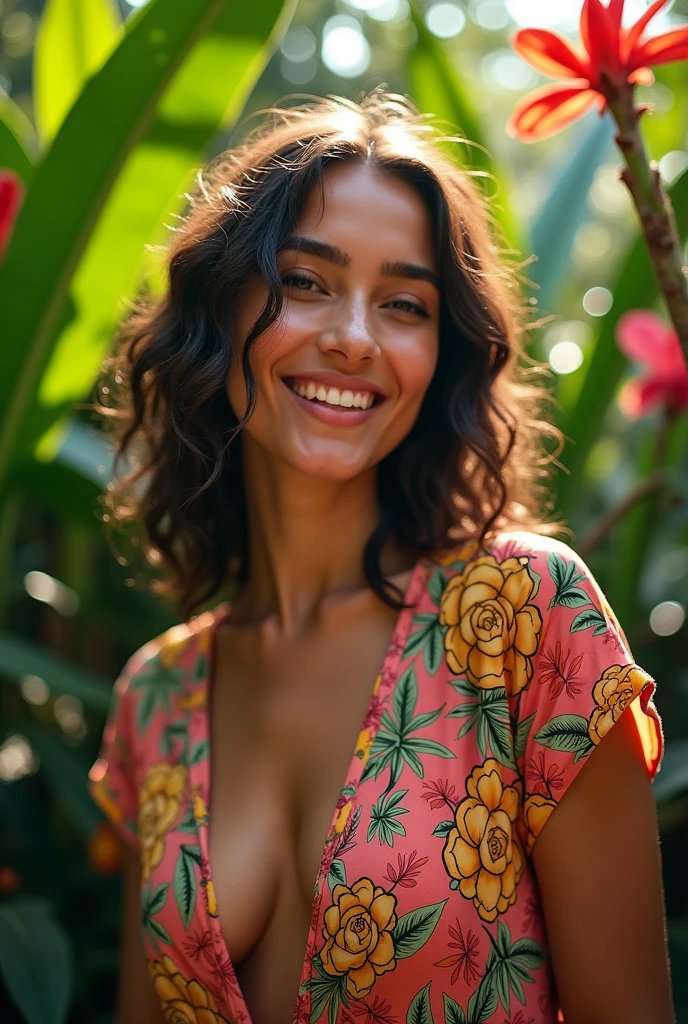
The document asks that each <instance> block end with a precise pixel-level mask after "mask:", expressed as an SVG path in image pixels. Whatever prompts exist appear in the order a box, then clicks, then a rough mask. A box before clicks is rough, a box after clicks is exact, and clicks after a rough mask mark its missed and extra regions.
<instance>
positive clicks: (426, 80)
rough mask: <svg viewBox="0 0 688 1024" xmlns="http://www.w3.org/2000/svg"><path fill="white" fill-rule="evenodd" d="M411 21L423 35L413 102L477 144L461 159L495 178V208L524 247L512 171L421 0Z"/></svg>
mask: <svg viewBox="0 0 688 1024" xmlns="http://www.w3.org/2000/svg"><path fill="white" fill-rule="evenodd" d="M411 19H412V21H413V24H414V26H415V29H416V32H417V33H418V39H417V41H416V43H415V45H414V46H412V47H411V48H410V51H409V56H408V67H407V73H408V78H409V86H410V92H411V95H412V97H413V100H414V102H415V103H416V105H417V106H418V107H419V109H420V110H421V111H423V112H424V113H427V114H432V115H434V117H436V118H438V119H440V120H442V121H449V122H450V124H451V125H452V126H453V127H452V131H453V130H454V127H456V128H458V129H459V130H460V132H461V133H462V136H463V138H465V139H467V140H468V142H469V143H472V145H466V146H465V153H464V155H463V156H462V158H461V163H462V165H464V166H466V167H469V168H472V169H475V170H476V171H478V172H482V174H483V175H485V176H487V177H489V178H491V179H492V182H493V183H492V186H491V187H490V188H489V189H488V190H487V192H488V194H490V195H492V194H494V199H493V201H492V204H491V209H492V212H493V214H494V216H495V218H496V219H497V221H498V222H499V223H500V224H501V227H502V229H503V231H504V234H505V238H506V240H507V241H508V243H510V244H511V245H515V246H517V247H518V248H520V249H521V250H523V248H524V243H523V239H522V227H521V225H520V224H519V223H518V221H517V220H516V218H515V217H514V214H513V211H512V210H511V209H510V208H509V198H508V197H509V195H510V193H511V188H510V182H509V175H508V173H507V170H506V168H505V167H504V166H503V165H498V164H497V163H496V161H495V160H494V158H493V157H492V155H491V154H490V152H489V148H488V144H487V138H486V134H485V131H484V128H483V125H482V123H481V120H480V118H479V116H478V113H477V111H476V109H475V107H474V105H473V103H472V102H471V99H470V97H469V92H468V90H467V88H466V86H465V85H464V82H463V79H462V77H461V74H460V72H459V70H458V69H457V68H456V67H455V66H454V64H452V61H451V60H450V58H449V55H448V53H447V50H446V48H445V47H444V46H443V45H442V44H441V43H440V41H439V40H438V39H436V38H435V36H433V34H432V32H430V30H429V29H428V27H427V26H426V24H425V20H424V18H423V13H422V10H421V8H420V6H419V4H418V3H417V0H411ZM449 153H450V155H451V156H453V158H454V159H456V160H458V159H459V156H458V153H459V150H458V147H457V144H456V143H452V144H451V148H450V149H449Z"/></svg>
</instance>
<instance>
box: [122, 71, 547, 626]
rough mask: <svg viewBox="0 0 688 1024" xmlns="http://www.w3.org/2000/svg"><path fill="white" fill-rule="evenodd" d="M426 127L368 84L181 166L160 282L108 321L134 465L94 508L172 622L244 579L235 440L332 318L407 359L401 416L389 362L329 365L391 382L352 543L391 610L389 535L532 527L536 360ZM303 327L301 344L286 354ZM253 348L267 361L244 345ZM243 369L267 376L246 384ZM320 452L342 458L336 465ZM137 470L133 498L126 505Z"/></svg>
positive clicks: (333, 349) (483, 229) (480, 217)
mask: <svg viewBox="0 0 688 1024" xmlns="http://www.w3.org/2000/svg"><path fill="white" fill-rule="evenodd" d="M440 137H441V136H440V133H439V132H438V131H436V130H434V129H432V128H431V126H430V124H429V123H428V122H427V119H426V118H424V117H422V116H421V115H419V114H417V113H414V112H413V110H412V108H411V106H410V104H409V103H408V102H407V101H405V100H403V99H402V98H401V97H397V96H394V97H390V96H386V95H385V94H384V93H382V92H381V91H380V90H376V91H374V92H373V93H372V94H371V95H370V96H369V97H368V99H367V102H366V103H365V104H364V105H363V106H362V107H361V108H357V107H356V105H355V104H351V103H349V102H347V101H345V100H335V99H332V100H319V101H318V102H317V103H313V104H311V105H310V106H305V107H304V106H294V107H288V108H273V109H272V110H271V111H270V112H268V114H267V115H266V116H265V118H264V120H263V122H262V123H261V124H260V125H259V126H258V127H257V128H255V129H254V131H253V132H252V133H251V134H249V136H248V138H247V140H246V141H245V142H244V143H243V145H241V146H239V147H237V148H236V149H233V150H230V151H227V152H226V153H223V154H221V155H220V156H219V157H218V158H217V159H216V160H215V161H214V163H213V164H211V165H210V166H209V167H208V168H207V169H206V170H205V171H204V172H203V173H202V174H201V175H199V179H198V186H197V189H196V191H195V194H194V195H193V198H192V203H191V207H190V210H189V212H188V215H187V218H186V220H185V222H184V224H183V225H182V226H181V227H180V228H179V229H178V230H177V231H176V233H175V236H174V239H173V241H172V243H171V246H170V255H169V290H168V292H167V294H166V295H165V297H164V298H163V299H162V301H159V302H156V303H149V302H141V303H140V304H139V306H138V308H137V309H136V310H135V312H134V313H133V315H132V316H131V317H130V318H129V319H128V321H127V322H126V323H125V324H124V325H123V329H122V331H121V337H120V345H119V348H118V351H117V353H116V354H115V356H114V357H113V358H112V360H111V361H110V364H109V372H110V376H111V378H112V379H111V380H108V385H109V389H110V390H109V395H108V399H107V406H108V408H107V409H104V410H103V411H104V412H106V413H107V414H108V416H109V418H110V422H111V423H113V426H115V427H119V436H120V439H121V444H122V450H123V451H128V453H129V455H130V456H132V455H133V451H134V447H136V451H137V453H139V458H140V459H142V461H141V464H140V466H139V468H138V470H137V473H136V475H135V476H133V477H129V478H127V479H125V480H124V482H123V485H122V487H121V488H117V489H115V490H113V491H112V492H111V494H110V496H109V499H108V501H109V504H110V506H111V511H112V512H114V517H113V518H114V519H115V520H117V519H119V520H121V519H123V518H126V517H127V516H130V517H132V518H136V519H139V517H140V518H141V519H142V520H143V522H144V523H145V526H146V528H147V536H148V539H149V540H150V541H152V546H153V548H154V556H153V557H154V564H156V565H157V566H160V565H161V564H162V565H163V566H164V567H165V568H166V570H167V576H166V579H165V580H164V581H162V582H161V584H160V587H161V589H162V590H164V591H165V592H167V593H172V594H175V595H178V596H180V597H181V598H182V601H183V610H184V613H185V614H186V615H188V613H189V612H190V611H191V610H192V609H193V608H194V607H195V606H198V604H199V603H202V602H203V601H206V600H208V599H209V598H211V597H212V596H213V594H215V593H216V592H217V591H218V589H219V588H220V587H221V586H222V585H223V584H225V583H226V582H227V572H228V569H229V570H230V572H231V574H232V578H233V579H234V580H235V582H236V584H237V585H238V586H241V585H243V583H244V582H245V581H246V579H247V573H248V551H249V547H248V544H247V536H248V535H247V529H248V525H247V522H246V518H245V508H244V493H243V489H242V486H241V484H240V473H241V470H240V464H241V460H242V456H243V454H244V451H243V448H244V445H242V444H241V443H240V442H239V438H240V437H241V438H243V440H244V441H245V440H246V438H247V436H249V435H250V433H251V428H250V427H249V428H248V430H246V429H245V428H246V427H248V425H249V423H250V422H251V419H252V417H253V413H254V410H256V403H257V401H258V396H259V394H261V391H263V392H264V393H263V394H262V395H261V397H262V400H263V403H264V404H266V403H273V402H275V401H277V395H278V394H279V393H280V392H279V391H276V390H275V385H276V383H277V380H278V378H282V377H295V376H297V372H296V371H298V374H300V376H301V377H304V376H306V377H307V374H304V371H306V370H308V371H314V370H316V369H319V370H326V371H328V372H329V373H330V374H331V373H332V372H333V370H336V371H337V372H339V371H340V367H339V366H338V365H337V366H335V365H334V364H335V363H339V362H342V357H341V355H340V354H338V351H337V339H338V336H339V335H341V333H342V330H345V331H347V332H352V333H353V337H354V342H355V344H356V345H357V346H358V347H359V349H360V348H361V346H362V348H363V350H365V349H366V346H368V345H372V348H373V349H374V348H375V345H376V340H377V341H379V342H380V347H381V348H384V350H385V351H390V347H389V345H386V344H382V342H383V341H384V342H386V341H387V340H388V339H393V341H394V344H393V346H392V347H391V351H392V353H393V355H394V357H395V360H396V363H397V369H398V371H399V372H402V373H404V374H407V375H408V374H409V373H411V372H412V363H413V365H415V363H416V362H417V361H418V360H419V359H420V360H426V361H428V365H427V366H425V367H423V369H422V370H419V372H421V375H424V380H423V381H422V382H421V381H418V382H416V383H415V384H414V386H415V387H416V393H415V395H414V397H413V402H414V409H413V416H412V415H411V410H410V408H409V409H408V413H409V414H408V415H407V416H406V417H405V418H404V420H403V421H402V419H401V418H400V415H399V412H400V408H401V407H402V406H404V407H407V408H408V402H409V399H410V396H409V395H407V394H406V392H405V391H404V393H403V394H396V393H394V392H395V386H396V388H397V389H399V388H400V384H401V382H400V381H398V380H397V381H395V380H394V374H393V371H392V370H391V368H390V367H388V366H386V365H383V364H384V361H381V360H378V359H375V358H373V359H371V358H370V353H367V352H364V354H363V355H360V354H359V351H358V349H357V351H356V353H355V358H354V359H353V360H352V359H349V360H348V361H347V362H348V364H349V365H347V374H349V373H351V372H352V370H353V369H357V370H360V367H361V366H364V367H365V370H366V381H367V385H368V388H369V390H372V391H376V390H377V391H378V392H381V391H383V390H384V389H386V390H387V391H389V392H391V393H390V394H389V396H388V400H387V402H386V407H385V411H384V414H382V415H380V411H381V410H380V405H381V403H380V402H377V401H376V402H375V404H374V406H373V410H374V412H375V415H376V418H377V420H378V422H380V432H381V434H386V433H387V427H386V424H387V423H388V422H389V419H390V418H391V420H392V422H393V423H394V435H393V436H390V437H389V438H387V441H386V448H387V450H386V451H385V452H384V453H382V451H380V450H378V452H377V459H378V460H379V461H380V466H379V469H380V473H379V486H378V498H379V501H380V506H381V508H380V511H381V515H380V517H379V521H378V523H377V524H376V528H375V529H374V530H373V531H371V535H370V537H369V541H368V544H367V545H366V552H365V566H366V575H367V578H368V581H369V583H370V585H371V586H372V587H373V589H374V590H375V592H376V593H377V594H378V595H379V596H380V598H381V599H382V600H385V601H387V602H391V603H392V605H393V604H394V603H395V599H394V598H393V597H391V596H390V595H389V594H388V593H387V592H386V590H387V588H385V587H384V581H383V577H382V576H381V574H380V572H379V567H378V560H379V556H380V553H381V551H382V548H383V546H384V543H385V541H386V540H387V539H388V538H390V537H393V538H394V539H395V540H396V542H397V543H401V544H404V545H407V546H410V547H411V548H413V549H416V550H421V549H427V548H437V547H439V546H446V545H447V544H448V543H450V542H451V540H452V539H457V538H460V537H462V536H468V537H478V536H480V535H482V536H483V537H484V536H486V535H487V534H488V533H489V531H490V529H493V530H494V529H496V528H500V527H501V528H504V527H508V526H510V525H511V526H520V527H523V528H530V527H537V528H538V529H543V530H544V531H545V532H548V530H549V531H550V532H551V530H552V529H553V527H551V526H550V527H548V526H544V525H543V519H544V518H545V516H544V515H543V511H542V505H543V502H544V500H545V491H544V489H543V487H542V486H541V484H542V483H543V482H544V478H545V477H546V475H547V469H546V467H547V464H548V463H549V462H553V461H554V458H555V456H556V454H557V453H558V452H554V453H552V454H551V456H549V457H548V456H547V455H545V454H544V452H543V438H544V437H545V436H549V437H550V438H552V439H555V440H556V442H558V443H560V435H559V433H558V432H557V431H556V429H555V428H554V427H553V425H552V424H551V423H550V422H548V421H547V420H546V419H542V418H540V419H538V416H541V415H542V409H543V407H544V406H545V405H546V403H547V402H548V401H549V395H548V394H547V393H546V391H545V387H544V384H543V382H542V378H543V377H544V376H545V375H546V370H545V368H544V367H543V366H539V365H536V366H533V365H532V361H531V360H528V359H527V358H521V356H522V348H523V342H524V325H525V319H526V314H525V311H524V308H523V304H522V299H521V296H520V292H519V288H518V282H517V270H518V268H517V267H516V266H512V265H510V264H509V263H508V261H507V259H506V258H503V259H500V257H499V245H500V242H499V238H498V237H497V236H496V234H495V232H494V230H493V224H492V221H491V218H490V214H489V209H488V206H487V201H486V200H485V199H484V197H483V196H482V194H481V193H480V192H479V191H478V189H477V188H476V186H475V185H474V184H473V181H472V180H471V176H470V174H468V173H466V172H464V171H462V170H461V169H460V168H459V167H457V166H456V165H455V164H454V163H452V162H451V161H450V160H449V159H448V158H447V157H446V156H444V155H443V154H442V153H441V152H440V151H439V149H438V148H437V147H435V146H434V140H435V139H436V138H440ZM330 183H331V184H330ZM326 192H327V194H328V199H329V203H328V205H327V208H326V214H325V215H326V217H327V218H328V228H327V232H326V233H325V232H324V230H323V221H322V220H321V216H322V210H321V207H322V204H323V200H324V197H325V194H326ZM383 210H384V213H383ZM382 217H384V218H386V224H385V226H384V228H383V227H382V225H381V224H380V223H379V221H380V219H381V218H382ZM318 224H319V225H320V230H319V231H317V230H316V227H317V225H318ZM297 226H298V228H299V230H298V231H297V232H296V233H295V228H296V227H297ZM378 230H384V231H385V235H384V236H383V237H380V236H379V235H378V234H377V233H376V232H377V231H378ZM334 232H336V236H337V237H336V239H335V234H334ZM340 239H341V240H342V241H343V242H345V243H346V244H341V245H337V244H336V242H337V241H339V240H340ZM383 243H384V244H383ZM239 300H240V301H239ZM304 331H305V332H307V337H308V341H309V343H310V345H311V347H310V349H307V348H306V347H302V350H301V352H300V353H297V352H296V351H295V350H294V345H299V344H301V343H302V341H303V340H304ZM380 331H382V332H383V333H384V339H380V336H379V332H380ZM278 337H279V338H280V339H281V340H280V342H279V348H275V344H276V340H277V338H278ZM287 337H288V338H290V339H292V342H293V344H292V342H288V341H287ZM316 342H317V344H319V346H320V348H319V349H318V348H317V347H316ZM347 343H348V342H347ZM287 344H292V348H291V350H290V357H289V358H288V359H287ZM328 345H329V346H330V348H329V349H327V348H323V346H328ZM255 346H257V347H258V349H259V350H260V353H256V354H255V356H254V355H253V349H254V347H255ZM271 349H274V353H273V355H274V358H275V366H274V368H270V369H268V367H267V366H265V364H264V362H263V358H262V353H263V352H265V353H267V352H268V350H271ZM328 352H329V353H330V358H327V355H328ZM254 358H255V359H257V360H260V362H259V363H258V364H257V365H256V366H253V365H252V361H253V359H254ZM271 358H272V357H271ZM432 360H436V365H435V364H433V365H432V366H431V365H430V362H431V361H432ZM352 363H353V366H352V365H351V364H352ZM528 363H531V365H530V366H529V365H528ZM258 371H260V372H263V371H264V372H265V376H266V379H265V380H264V381H263V384H264V385H268V386H269V389H268V391H265V388H263V389H261V388H260V387H257V378H256V377H255V376H254V374H255V373H257V372H258ZM435 371H436V372H435ZM359 376H360V373H359ZM242 377H243V380H244V383H243V385H242V384H240V378H242ZM311 377H312V373H311ZM267 378H269V379H267ZM312 379H313V380H315V379H316V378H312ZM228 380H229V388H227V387H226V382H227V381H228ZM118 381H120V382H121V383H120V384H119V385H118V384H117V382H118ZM323 383H329V384H330V385H332V384H334V383H336V382H335V381H334V380H330V381H325V378H323ZM340 383H342V382H340ZM421 384H422V387H421ZM373 385H376V387H375V386H373ZM383 385H384V387H383ZM356 386H357V387H359V388H363V384H362V383H360V382H359V383H357V385H356ZM345 390H346V389H345ZM349 390H351V389H349ZM364 390H365V388H364ZM240 391H243V396H242V394H240ZM118 392H119V394H118ZM243 397H245V402H244V401H243ZM400 399H402V400H403V402H402V403H401V405H400ZM316 400H317V395H316ZM340 404H341V403H340ZM288 408H290V406H288V405H287V406H284V405H283V404H280V407H279V412H278V411H277V409H276V407H275V408H273V409H271V410H270V412H271V415H272V416H277V417H279V416H282V415H284V414H285V412H286V410H287V409H288ZM415 414H417V415H415ZM257 415H258V417H260V416H261V415H262V413H261V412H260V411H258V412H257ZM414 417H415V419H414ZM367 419H368V418H367ZM367 419H365V420H362V421H361V422H367ZM412 420H413V422H412ZM339 421H341V422H346V423H350V424H351V425H353V424H354V422H355V420H354V418H353V417H352V418H351V419H350V420H349V419H347V420H342V417H341V416H339V418H338V420H337V421H333V422H339ZM254 422H255V421H254ZM274 422H275V424H276V425H277V424H278V423H279V419H277V420H274ZM299 422H303V421H299ZM383 423H384V424H385V426H384V427H383ZM280 434H283V438H284V443H285V444H286V443H287V442H290V443H292V442H293V438H292V435H291V434H290V433H289V432H283V431H280ZM311 435H312V436H311ZM304 436H305V437H307V438H308V440H307V442H304V443H308V444H313V445H321V446H323V448H324V449H325V448H327V447H329V446H338V445H340V444H346V445H351V450H352V451H353V450H359V446H360V445H361V443H363V444H365V445H368V451H370V446H371V445H372V437H373V436H374V435H369V433H368V431H367V428H366V431H363V430H361V431H359V432H358V434H357V436H356V438H355V439H353V438H352V439H349V440H346V438H347V437H348V435H347V434H345V435H341V434H340V433H338V432H334V433H332V432H326V433H325V434H322V436H321V434H319V433H318V432H317V431H315V432H313V431H311V432H310V433H308V432H306V434H305V435H304ZM135 439H136V441H137V442H140V441H145V445H144V446H143V447H141V446H140V445H139V444H138V443H137V445H136V446H134V444H133V442H134V440H135ZM392 441H394V442H395V443H390V442H392ZM383 454H384V458H382V455H383ZM357 457H358V458H359V459H360V458H361V452H360V450H359V455H358V456H357ZM325 461H326V462H328V463H329V459H327V458H326V460H325ZM329 466H330V468H329V472H333V473H335V474H336V473H339V472H342V473H344V474H346V473H347V472H349V470H348V469H347V468H346V466H345V464H343V463H342V462H341V461H340V460H339V459H337V460H334V461H333V462H331V463H330V464H329ZM402 466H403V471H401V469H402ZM141 477H143V478H145V479H146V480H149V481H150V486H148V487H147V488H146V491H145V495H144V496H143V497H142V498H137V499H134V498H132V497H130V498H129V499H126V497H125V496H126V494H127V493H129V494H132V493H133V490H132V485H135V483H136V479H137V478H141Z"/></svg>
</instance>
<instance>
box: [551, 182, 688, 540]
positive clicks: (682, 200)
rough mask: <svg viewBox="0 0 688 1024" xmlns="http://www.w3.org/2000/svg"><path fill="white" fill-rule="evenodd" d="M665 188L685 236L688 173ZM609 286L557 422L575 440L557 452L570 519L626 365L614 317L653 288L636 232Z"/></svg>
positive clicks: (560, 503) (648, 297)
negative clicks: (605, 308) (590, 345)
mask: <svg viewBox="0 0 688 1024" xmlns="http://www.w3.org/2000/svg"><path fill="white" fill-rule="evenodd" d="M619 187H621V186H619ZM669 191H670V195H671V201H672V204H673V207H674V212H675V214H676V221H677V225H678V230H679V233H680V235H681V237H682V238H683V239H685V238H686V236H687V235H688V172H686V173H684V174H683V175H681V177H680V178H679V179H678V180H677V181H676V182H675V183H674V185H673V186H672V188H671V189H670V190H669ZM609 287H610V288H611V291H612V292H613V294H614V305H613V306H612V308H611V310H610V312H609V313H607V315H606V316H605V317H604V318H602V320H601V324H600V330H599V334H598V336H597V339H596V342H595V347H594V351H593V354H592V356H591V358H590V359H589V360H588V361H587V362H586V363H585V364H584V365H583V366H582V367H581V369H580V370H578V371H576V373H575V374H570V375H569V378H568V379H567V382H566V383H567V387H569V388H571V390H572V394H571V395H570V399H569V403H568V409H569V411H568V413H567V412H566V411H564V412H563V414H562V416H561V417H560V420H559V423H558V426H559V427H560V428H561V429H562V430H563V431H564V433H565V434H566V435H567V437H569V438H571V439H572V440H573V441H574V444H570V443H569V444H567V446H566V449H565V452H564V453H563V455H562V456H561V457H560V461H561V462H562V463H563V464H564V465H565V466H566V468H567V470H568V473H566V474H564V473H561V474H559V476H558V478H557V493H558V498H557V509H558V511H559V512H560V513H561V514H563V515H564V516H565V517H566V518H567V519H569V520H570V519H571V514H572V512H573V511H574V508H575V505H576V503H577V499H578V495H579V493H580V485H581V475H582V473H583V469H584V466H585V461H586V459H587V457H588V455H589V453H590V449H591V448H592V446H593V444H594V443H595V441H596V440H597V438H598V437H599V432H600V429H601V427H602V424H603V422H604V416H605V414H606V411H607V408H608V407H609V405H610V403H611V402H612V400H613V398H614V394H615V392H616V390H617V388H618V386H619V384H620V381H621V378H622V376H623V373H624V371H625V369H626V366H627V361H626V357H625V356H624V355H623V354H622V353H621V352H620V350H619V348H618V346H617V344H616V340H615V332H616V325H617V322H618V320H619V318H620V317H621V315H622V314H623V313H625V312H627V311H628V310H629V309H636V308H638V309H643V308H647V307H649V306H652V304H653V303H654V301H655V298H656V296H657V293H658V286H657V281H656V278H655V275H654V271H653V269H652V265H651V263H650V258H649V256H648V253H647V249H646V248H645V243H644V241H643V239H642V238H641V237H640V235H638V236H637V238H636V241H635V242H634V244H633V245H632V246H631V248H630V251H629V254H628V256H627V257H626V259H625V260H624V261H623V262H622V264H621V266H620V268H619V270H618V273H617V275H616V281H615V283H614V284H611V285H610V286H609Z"/></svg>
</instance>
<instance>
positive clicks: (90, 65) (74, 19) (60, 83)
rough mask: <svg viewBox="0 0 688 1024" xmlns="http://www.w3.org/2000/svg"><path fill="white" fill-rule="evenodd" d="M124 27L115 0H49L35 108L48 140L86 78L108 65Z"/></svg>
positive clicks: (41, 27) (37, 59) (37, 53)
mask: <svg viewBox="0 0 688 1024" xmlns="http://www.w3.org/2000/svg"><path fill="white" fill-rule="evenodd" d="M121 31H122V19H121V18H120V14H119V8H118V7H117V5H116V4H115V3H114V0H48V2H47V4H46V5H45V7H44V9H43V14H42V15H41V20H40V21H39V23H38V31H37V32H36V44H35V48H34V55H33V101H34V112H35V117H36V126H37V128H38V134H39V136H40V139H41V143H42V144H44V145H45V144H46V143H49V142H50V141H51V140H52V139H53V138H54V137H55V135H56V134H57V132H58V129H59V127H60V125H61V124H62V122H63V121H64V119H65V117H66V115H67V113H68V111H69V110H70V108H71V107H72V105H73V103H74V100H75V99H76V98H77V96H78V95H79V93H80V92H81V89H82V87H83V84H84V82H85V81H86V79H87V78H89V77H90V75H92V74H94V72H96V71H97V70H98V69H99V68H101V67H102V66H103V64H104V63H105V61H106V60H107V58H108V57H109V56H110V54H111V53H112V51H113V50H114V48H115V46H116V45H117V43H118V41H119V38H120V35H121Z"/></svg>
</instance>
